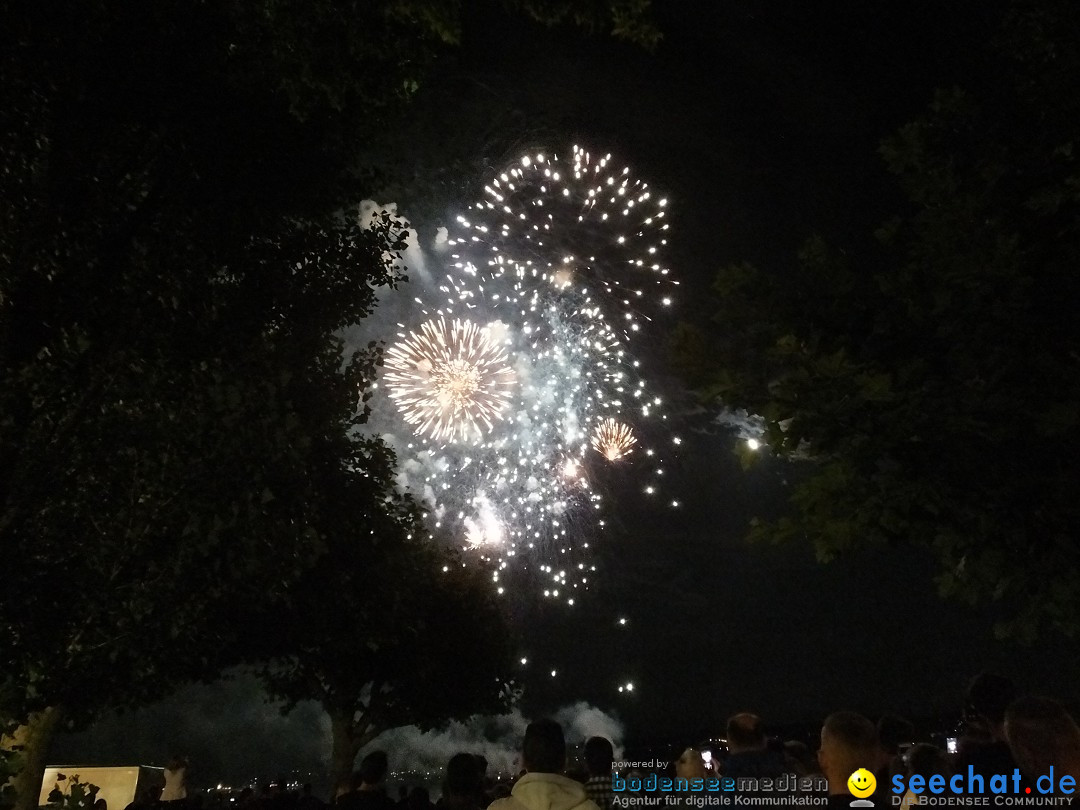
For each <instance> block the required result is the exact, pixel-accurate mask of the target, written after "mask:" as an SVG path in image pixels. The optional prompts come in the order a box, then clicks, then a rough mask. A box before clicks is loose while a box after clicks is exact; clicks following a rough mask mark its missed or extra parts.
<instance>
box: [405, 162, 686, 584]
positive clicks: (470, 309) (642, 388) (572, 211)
mask: <svg viewBox="0 0 1080 810" xmlns="http://www.w3.org/2000/svg"><path fill="white" fill-rule="evenodd" d="M666 207H667V201H666V199H664V198H663V197H657V196H654V194H653V191H652V190H651V189H649V187H648V185H647V184H646V183H643V182H641V181H640V180H638V179H635V178H634V177H633V176H632V174H631V172H630V169H629V168H627V167H617V166H615V164H613V162H612V161H611V158H610V156H605V157H603V158H599V159H594V158H592V157H591V156H590V155H589V153H588V152H586V151H585V150H583V149H580V148H578V147H576V146H575V147H574V148H573V150H572V152H571V154H570V155H569V157H568V158H561V157H558V156H555V155H549V154H533V155H528V156H525V157H522V158H521V159H520V160H519V161H517V162H515V163H514V164H513V165H512V166H509V167H507V169H506V170H505V171H504V172H501V173H500V174H498V176H496V177H494V178H491V179H490V180H489V181H488V183H487V184H486V185H485V186H484V187H483V196H482V198H481V199H480V200H478V201H477V202H475V203H474V204H473V205H472V206H470V207H469V209H468V212H467V214H465V215H463V216H460V217H458V219H457V224H456V227H455V228H454V229H452V230H451V233H450V237H449V240H448V245H449V249H450V251H451V254H450V261H449V263H448V264H449V267H448V272H447V273H446V275H445V277H444V278H443V279H442V281H441V282H440V283H439V284H438V295H436V296H431V297H429V298H427V299H419V298H418V299H417V302H418V303H419V304H420V307H419V309H420V312H421V314H422V316H423V321H424V323H422V325H420V326H419V328H417V327H415V326H413V327H409V326H407V325H402V328H403V330H404V331H403V332H402V333H401V335H400V336H399V342H398V343H397V344H396V345H395V346H394V347H393V348H392V349H391V350H390V351H389V352H388V354H387V369H388V372H387V374H386V376H385V378H384V381H385V383H386V384H387V386H388V387H389V388H390V392H391V393H390V396H391V397H392V398H393V399H394V401H395V403H396V404H397V405H398V407H399V410H400V412H401V416H402V418H403V419H404V420H405V421H406V422H407V423H408V424H409V425H410V426H411V427H412V428H413V431H414V433H415V435H414V436H413V438H412V440H411V441H409V442H408V443H406V445H405V447H403V448H399V453H401V454H402V455H403V457H404V459H405V463H406V464H409V465H411V466H412V468H414V469H415V468H418V467H419V468H422V469H424V470H425V476H424V481H423V492H422V493H418V494H421V495H422V497H424V499H425V500H426V501H427V502H428V505H429V507H430V517H431V519H432V521H433V524H434V527H435V528H436V529H437V530H439V531H440V532H442V533H444V534H445V533H447V532H449V534H450V535H451V536H453V537H456V538H457V539H458V541H459V542H460V543H461V544H462V545H466V546H468V547H472V548H474V549H476V553H478V554H479V555H480V556H481V557H482V558H483V559H485V560H488V561H490V562H492V563H493V564H494V567H495V571H494V573H493V577H494V579H495V581H496V583H497V587H498V589H499V591H500V592H503V590H504V587H510V586H509V585H507V584H506V583H507V581H508V577H510V576H511V575H512V574H513V572H514V571H515V570H518V569H522V570H523V569H529V570H530V571H531V572H532V573H533V574H537V573H538V574H539V576H540V579H541V581H542V583H543V585H542V589H543V591H544V594H545V596H550V597H553V598H559V599H565V600H566V601H567V602H569V603H571V604H573V601H574V598H573V597H574V592H575V590H577V589H580V588H586V587H588V584H589V581H590V578H591V577H592V575H593V572H594V571H595V566H594V565H593V564H592V563H591V562H590V555H589V540H590V538H592V537H593V535H594V533H595V530H596V529H598V528H601V527H602V526H603V525H604V521H603V519H602V518H601V517H600V509H601V494H600V493H601V491H602V490H603V489H604V484H605V473H606V472H607V470H606V468H608V467H610V465H612V464H617V465H625V464H630V463H634V464H637V465H639V466H640V467H641V468H642V470H641V472H642V475H643V477H646V478H647V479H648V480H647V481H646V483H645V485H644V486H643V487H642V489H641V490H640V492H641V493H642V494H643V495H645V496H653V495H655V494H656V493H657V492H658V490H659V486H658V480H657V477H659V476H662V474H663V468H662V466H661V461H662V456H663V454H664V453H665V452H667V451H668V449H669V445H670V444H671V443H672V442H674V443H676V444H677V443H678V440H677V439H673V438H672V437H670V436H668V435H667V434H666V432H665V431H664V430H663V427H665V426H664V425H663V422H664V420H665V419H666V416H665V415H664V414H663V411H662V401H661V399H660V398H659V397H656V396H654V395H651V394H650V393H649V391H648V390H647V386H646V382H645V380H644V379H642V377H641V373H640V364H639V362H638V361H637V360H636V359H635V358H634V356H633V354H632V352H631V344H632V341H634V340H635V339H638V338H639V337H640V333H641V332H647V328H648V326H649V324H650V322H651V321H652V320H653V319H654V318H655V317H656V316H657V315H658V314H659V313H661V312H662V311H663V310H664V309H665V308H667V307H669V306H670V305H671V304H672V302H673V301H672V293H673V290H674V288H675V287H676V285H677V283H678V282H676V281H674V280H673V279H672V278H671V276H670V272H669V269H668V268H667V267H666V266H665V265H664V264H663V259H662V256H663V252H664V249H665V246H666V245H667V231H668V223H667V221H666V220H667V210H666ZM466 324H467V325H468V326H466ZM455 330H456V331H455ZM466 335H467V336H466ZM635 434H636V435H637V436H639V437H640V439H639V438H635ZM646 437H649V438H648V439H647V438H646ZM638 441H641V442H642V444H641V447H642V448H643V452H642V453H640V454H638V453H634V454H633V455H631V450H632V449H634V448H635V443H636V442H638ZM634 459H638V461H637V462H635V461H634ZM620 497H622V493H620ZM672 505H673V506H674V505H676V502H672Z"/></svg>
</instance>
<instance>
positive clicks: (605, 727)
mask: <svg viewBox="0 0 1080 810" xmlns="http://www.w3.org/2000/svg"><path fill="white" fill-rule="evenodd" d="M552 719H553V720H555V721H556V722H558V723H559V724H560V725H561V726H562V728H563V734H564V736H565V737H566V744H567V747H568V748H571V749H572V748H573V747H574V746H579V745H581V744H583V743H584V742H585V740H587V739H588V738H589V737H594V736H596V737H606V738H607V739H609V740H610V741H611V743H612V745H613V746H614V748H615V755H616V756H617V757H618V756H620V755H621V753H622V745H623V735H624V729H623V725H622V723H620V722H619V721H618V719H616V718H615V717H613V716H611V715H610V714H607V713H606V712H604V711H602V710H600V709H598V708H596V707H595V706H590V705H589V704H588V703H585V702H578V703H574V704H572V705H569V706H564V707H562V708H561V709H559V710H557V711H556V712H555V713H554V714H553V715H552ZM529 722H530V720H529V719H528V718H526V717H525V716H524V715H522V713H521V712H520V711H519V710H518V709H516V708H515V709H514V710H513V711H511V712H508V713H507V714H502V715H495V716H475V717H471V718H469V720H467V721H466V722H464V723H460V722H453V723H450V724H449V725H448V726H447V727H446V728H444V729H439V730H435V731H427V732H422V731H420V730H419V729H418V728H416V727H415V726H405V727H403V728H395V729H391V730H389V731H385V732H383V733H382V734H380V735H379V736H378V737H376V738H375V740H373V741H372V742H371V743H370V744H369V745H368V746H367V747H366V748H365V749H364V750H365V752H366V751H375V750H383V751H386V752H387V754H388V756H389V758H390V767H391V769H393V770H395V771H399V772H400V771H411V772H414V773H415V772H419V773H434V772H438V771H441V769H442V768H444V767H446V763H447V762H449V761H450V758H451V757H452V756H454V754H458V753H461V752H466V753H470V754H479V755H482V756H484V757H486V758H487V761H488V773H489V774H491V775H495V774H502V775H506V776H508V775H514V774H516V773H518V771H520V770H521V759H520V757H521V744H522V740H523V739H524V737H525V728H526V727H527V726H528V725H529Z"/></svg>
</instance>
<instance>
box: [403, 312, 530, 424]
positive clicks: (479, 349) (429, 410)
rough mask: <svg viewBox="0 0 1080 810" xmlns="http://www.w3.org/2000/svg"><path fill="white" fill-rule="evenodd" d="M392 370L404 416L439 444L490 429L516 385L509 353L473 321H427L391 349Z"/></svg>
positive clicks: (409, 422) (408, 421)
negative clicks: (508, 357)
mask: <svg viewBox="0 0 1080 810" xmlns="http://www.w3.org/2000/svg"><path fill="white" fill-rule="evenodd" d="M386 369H387V372H386V376H385V379H386V383H387V385H388V386H389V387H390V397H391V398H392V399H393V400H394V401H395V402H396V403H397V405H398V408H399V409H400V410H401V413H402V417H403V418H404V419H405V421H406V422H407V423H408V424H410V425H415V426H416V432H417V433H421V434H425V435H427V436H428V437H430V438H431V440H433V441H435V442H447V441H455V440H460V441H470V440H474V439H475V438H477V437H478V436H481V435H482V434H484V433H486V432H488V431H490V430H491V428H492V427H493V425H494V423H495V420H497V419H498V418H499V416H500V414H501V413H502V412H503V411H504V410H505V409H506V406H507V405H508V404H509V402H510V391H511V389H512V387H513V385H514V372H513V371H512V370H511V368H510V366H509V365H507V362H506V352H504V351H503V350H502V348H500V347H499V346H498V345H496V344H495V342H494V341H493V340H492V339H491V336H490V334H489V332H488V330H486V329H481V328H480V327H479V326H477V325H476V324H474V323H472V322H471V321H463V320H453V321H450V322H449V323H447V322H446V321H445V320H444V319H442V318H440V319H439V320H437V321H427V322H426V323H424V324H422V325H421V326H420V329H419V330H418V331H417V332H415V333H413V334H411V335H403V336H402V339H401V341H400V342H399V343H396V344H395V345H393V346H392V347H391V348H390V349H389V350H388V351H387V353H386Z"/></svg>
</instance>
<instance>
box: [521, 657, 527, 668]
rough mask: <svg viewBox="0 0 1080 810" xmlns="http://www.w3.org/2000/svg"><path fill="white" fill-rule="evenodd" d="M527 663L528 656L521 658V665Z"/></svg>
mask: <svg viewBox="0 0 1080 810" xmlns="http://www.w3.org/2000/svg"><path fill="white" fill-rule="evenodd" d="M527 663H529V659H528V658H522V659H521V665H522V666H525V665H526V664H527Z"/></svg>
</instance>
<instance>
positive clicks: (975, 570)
mask: <svg viewBox="0 0 1080 810" xmlns="http://www.w3.org/2000/svg"><path fill="white" fill-rule="evenodd" d="M1078 23H1080V19H1078V18H1077V9H1076V7H1075V5H1071V4H1067V3H1058V2H1038V3H1019V4H1017V5H1016V6H1015V7H1014V9H1013V11H1012V12H1011V14H1010V17H1009V19H1008V21H1007V22H1006V24H1005V26H1004V28H1003V31H1004V32H1005V33H1003V35H1002V38H1001V40H1000V42H999V43H998V48H999V51H998V54H999V59H998V61H997V62H996V65H997V69H998V71H999V73H998V75H994V76H992V77H988V81H987V82H986V85H985V86H983V87H974V88H968V89H959V88H953V89H950V90H943V91H940V92H939V93H938V94H937V96H936V98H935V100H934V102H933V104H932V106H931V107H930V109H929V110H928V112H927V113H926V114H925V116H923V117H922V118H921V119H919V120H918V121H915V122H913V123H911V124H909V125H908V126H905V127H904V128H903V129H901V130H900V132H898V133H897V134H896V135H895V136H894V137H892V138H890V139H889V140H888V141H887V142H886V143H885V144H884V145H883V147H882V154H883V156H884V158H885V159H886V161H887V164H888V167H889V169H890V170H891V172H892V173H893V174H894V175H895V176H896V178H897V180H898V181H899V183H900V186H901V188H902V189H903V191H904V193H905V195H906V197H907V199H908V200H909V201H910V210H909V211H908V212H906V213H905V214H903V215H902V216H899V217H897V218H896V219H894V220H892V221H890V222H888V223H886V224H885V225H884V226H883V227H882V228H881V229H880V231H879V232H878V234H877V236H878V237H879V240H880V250H878V251H876V252H875V251H864V252H862V253H853V252H850V251H847V252H846V251H842V250H837V249H835V248H832V247H830V246H828V245H826V244H825V243H824V242H823V241H822V240H820V239H813V240H811V241H810V242H808V243H807V245H806V246H805V248H804V249H803V251H802V253H801V254H800V256H799V263H798V267H797V272H794V273H777V272H773V273H766V272H763V271H761V270H758V269H756V268H754V267H751V266H747V265H738V266H733V267H727V268H725V269H724V270H722V271H721V272H720V274H719V275H718V277H717V279H716V282H715V288H714V289H715V292H716V295H717V300H718V302H719V303H718V306H719V313H718V314H717V315H716V317H715V324H714V326H712V327H710V328H709V329H706V330H704V331H702V330H700V329H686V330H684V332H683V334H682V340H681V344H682V352H683V353H682V357H683V361H684V362H685V363H686V364H687V366H688V369H689V373H690V374H691V376H692V378H693V379H694V380H695V382H696V383H697V384H698V385H699V386H700V387H701V390H702V391H703V392H705V393H706V395H707V396H709V397H710V398H716V399H720V400H722V401H724V402H725V403H728V404H730V405H733V406H738V407H744V408H746V409H748V410H749V411H751V412H754V413H757V414H760V415H761V416H763V417H764V419H765V424H766V438H767V441H768V443H769V446H770V447H771V448H772V450H773V452H775V453H777V454H780V455H786V456H791V455H793V454H796V453H798V454H809V455H810V456H811V457H812V461H811V462H810V464H809V468H808V470H807V474H806V477H805V478H803V479H802V480H801V483H800V484H799V485H798V486H797V487H795V489H794V491H793V495H792V499H791V504H792V507H793V508H792V510H791V513H790V514H789V515H786V516H784V517H780V518H778V519H773V520H759V521H755V526H754V529H753V535H754V536H755V537H759V538H765V539H770V540H787V539H791V538H800V539H801V538H806V539H809V540H810V541H812V542H813V543H814V545H815V547H816V549H817V552H818V554H819V556H820V557H821V558H822V559H828V558H831V557H833V556H835V555H837V554H842V553H846V552H848V551H851V550H854V549H858V548H860V547H863V546H865V545H867V544H873V543H910V544H914V545H919V546H924V547H926V548H928V549H930V550H931V551H932V552H933V554H934V555H935V556H936V558H937V559H938V561H939V564H940V568H939V572H938V575H937V582H938V585H939V586H940V589H941V591H942V592H943V593H944V594H947V595H951V596H955V597H958V598H961V599H964V600H967V601H969V602H972V603H976V602H981V603H1001V606H1002V608H1003V610H1004V611H1005V613H1006V615H1007V616H1008V619H1007V620H1006V621H1005V622H1003V623H1002V624H1001V625H999V631H1000V632H1002V633H1005V634H1014V635H1019V636H1022V637H1031V636H1032V635H1033V634H1034V633H1035V632H1037V631H1038V629H1039V628H1040V627H1042V626H1052V627H1055V628H1057V629H1059V630H1062V631H1065V632H1066V633H1069V634H1072V633H1074V632H1076V630H1077V628H1078V626H1080V625H1078V622H1080V577H1078V576H1077V572H1078V564H1080V556H1078V555H1080V552H1078V549H1077V546H1076V527H1077V526H1080V507H1078V504H1077V500H1076V498H1075V491H1076V485H1077V481H1078V480H1080V468H1078V467H1077V459H1078V458H1080V455H1078V452H1077V451H1078V450H1080V387H1078V386H1080V383H1078V380H1080V376H1078V374H1077V371H1078V370H1080V328H1078V321H1077V319H1076V317H1075V306H1076V301H1077V300H1080V282H1078V281H1077V275H1076V273H1075V272H1074V270H1075V267H1076V266H1077V262H1078V260H1080V216H1078V215H1080V169H1078V164H1077V156H1078V149H1080V143H1078V142H1077V130H1076V122H1077V121H1078V120H1080V103H1078V99H1080V92H1078V91H1080V60H1078V57H1077V54H1078V53H1080V51H1078V49H1077V46H1078V45H1080V42H1077V32H1078V31H1080V25H1078Z"/></svg>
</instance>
